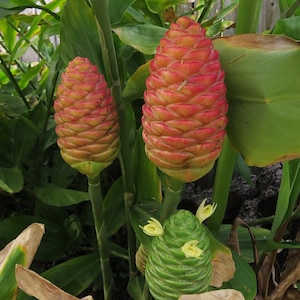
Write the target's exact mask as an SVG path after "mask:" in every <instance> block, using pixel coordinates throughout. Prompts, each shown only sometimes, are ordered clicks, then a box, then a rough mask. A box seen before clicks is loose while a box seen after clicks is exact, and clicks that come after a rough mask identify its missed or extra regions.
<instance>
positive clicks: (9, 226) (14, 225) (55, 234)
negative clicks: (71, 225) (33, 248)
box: [0, 215, 72, 261]
mask: <svg viewBox="0 0 300 300" xmlns="http://www.w3.org/2000/svg"><path fill="white" fill-rule="evenodd" d="M35 222H39V223H42V224H44V225H45V235H44V237H43V239H42V242H41V245H40V246H39V249H38V251H37V254H36V256H35V257H36V259H37V260H41V261H54V260H58V259H61V258H62V257H65V253H66V252H67V251H68V250H69V246H70V243H71V242H72V240H71V238H70V237H69V236H68V234H67V232H66V231H65V229H64V227H63V224H58V223H57V222H52V221H49V220H48V219H46V218H41V217H39V216H30V215H24V216H12V217H9V218H6V219H4V220H2V221H1V222H0V248H2V247H4V246H5V245H6V244H7V243H8V242H9V241H11V240H12V239H13V238H15V237H16V236H17V235H18V234H20V232H21V231H22V230H23V229H24V228H26V227H27V226H29V225H30V224H32V223H35Z"/></svg>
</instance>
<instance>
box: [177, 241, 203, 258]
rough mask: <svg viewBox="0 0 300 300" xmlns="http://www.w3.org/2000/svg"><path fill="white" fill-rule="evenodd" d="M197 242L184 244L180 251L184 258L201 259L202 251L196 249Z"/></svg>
mask: <svg viewBox="0 0 300 300" xmlns="http://www.w3.org/2000/svg"><path fill="white" fill-rule="evenodd" d="M197 244H198V241H197V240H192V241H189V242H186V243H185V244H184V245H183V246H182V247H181V248H180V249H181V251H182V252H183V253H184V255H185V257H187V258H189V257H199V258H200V257H201V255H202V253H203V250H202V249H200V248H198V247H197Z"/></svg>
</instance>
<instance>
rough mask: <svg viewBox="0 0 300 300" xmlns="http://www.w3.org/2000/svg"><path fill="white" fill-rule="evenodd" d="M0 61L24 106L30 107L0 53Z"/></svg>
mask: <svg viewBox="0 0 300 300" xmlns="http://www.w3.org/2000/svg"><path fill="white" fill-rule="evenodd" d="M0 62H1V64H2V65H3V68H4V70H5V73H6V75H7V77H8V78H9V79H10V81H11V82H12V84H13V85H14V86H15V89H16V91H17V93H18V94H19V96H20V97H21V99H22V100H23V102H24V104H25V106H26V107H27V108H28V109H30V105H29V103H28V101H27V99H26V97H25V96H24V94H23V92H22V90H21V88H20V86H19V84H18V82H17V81H16V79H15V77H14V75H13V74H12V73H11V71H10V69H9V68H8V67H7V65H6V64H5V61H4V60H3V59H2V57H1V55H0Z"/></svg>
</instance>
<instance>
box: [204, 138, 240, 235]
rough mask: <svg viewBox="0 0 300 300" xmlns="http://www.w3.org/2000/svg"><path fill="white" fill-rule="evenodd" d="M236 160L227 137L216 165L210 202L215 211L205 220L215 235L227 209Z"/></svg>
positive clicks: (235, 154)
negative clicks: (214, 205) (212, 203)
mask: <svg viewBox="0 0 300 300" xmlns="http://www.w3.org/2000/svg"><path fill="white" fill-rule="evenodd" d="M236 159H237V153H236V152H234V151H233V150H232V148H231V146H230V142H229V139H228V137H227V136H226V137H225V141H224V144H223V149H222V152H221V154H220V156H219V159H218V163H217V170H216V175H215V182H214V187H213V198H212V201H213V202H214V203H216V204H217V208H216V211H215V212H214V213H213V215H212V216H211V217H210V218H209V219H208V220H207V226H208V228H209V229H210V230H211V231H212V232H214V233H217V232H218V230H219V228H220V226H221V224H222V221H223V218H224V215H225V211H226V207H227V202H228V196H229V191H230V184H231V180H232V175H233V171H234V167H235V163H236Z"/></svg>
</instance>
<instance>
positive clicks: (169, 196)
mask: <svg viewBox="0 0 300 300" xmlns="http://www.w3.org/2000/svg"><path fill="white" fill-rule="evenodd" d="M161 178H162V183H163V185H164V186H165V188H164V195H165V196H164V201H163V205H162V209H161V212H160V222H161V223H163V222H164V221H165V220H166V219H168V218H169V217H170V215H171V214H173V213H174V212H175V211H176V209H177V206H178V204H179V201H180V200H181V195H182V189H183V186H184V183H182V182H179V181H177V180H175V179H173V178H171V177H169V176H167V175H165V174H163V175H162V176H161Z"/></svg>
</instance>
